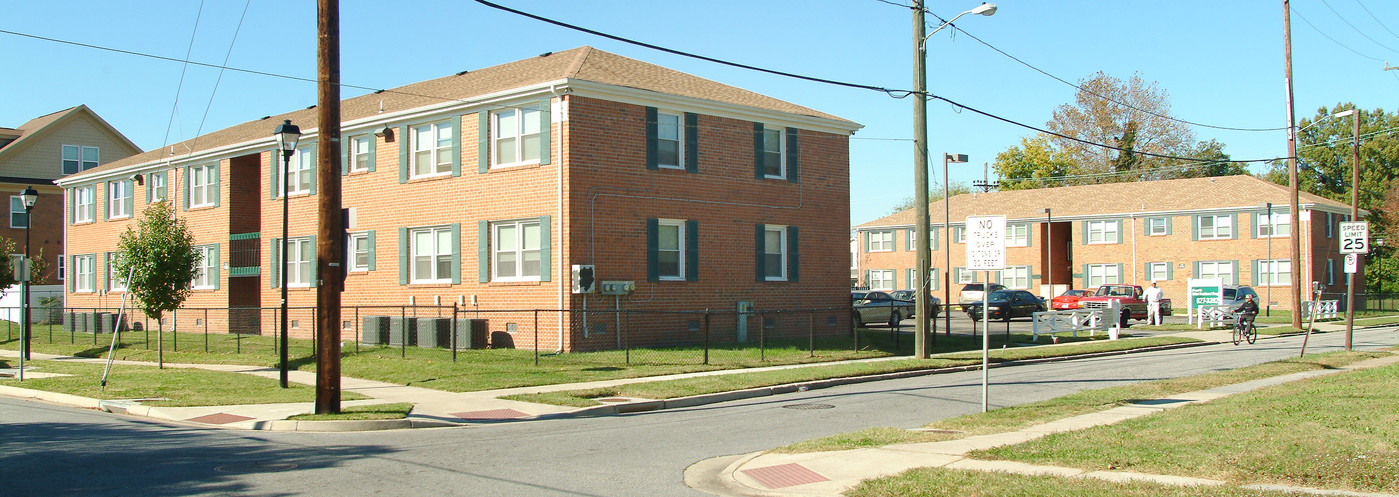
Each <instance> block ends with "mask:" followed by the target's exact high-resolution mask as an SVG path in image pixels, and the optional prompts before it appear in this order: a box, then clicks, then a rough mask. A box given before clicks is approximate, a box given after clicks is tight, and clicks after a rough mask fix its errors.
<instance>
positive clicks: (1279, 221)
mask: <svg viewBox="0 0 1399 497" xmlns="http://www.w3.org/2000/svg"><path fill="white" fill-rule="evenodd" d="M1269 218H1271V219H1269ZM1291 233H1292V216H1291V215H1289V214H1287V213H1286V212H1274V213H1272V214H1271V215H1269V214H1267V213H1264V214H1260V215H1259V216H1258V228H1257V232H1256V233H1255V235H1256V236H1257V237H1258V238H1272V237H1275V236H1289V235H1291Z"/></svg>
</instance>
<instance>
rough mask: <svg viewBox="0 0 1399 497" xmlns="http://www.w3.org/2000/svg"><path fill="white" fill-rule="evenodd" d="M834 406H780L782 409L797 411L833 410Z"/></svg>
mask: <svg viewBox="0 0 1399 497" xmlns="http://www.w3.org/2000/svg"><path fill="white" fill-rule="evenodd" d="M835 407H836V406H833V405H830V404H788V405H785V406H782V408H783V409H796V410H799V411H809V410H812V409H835Z"/></svg>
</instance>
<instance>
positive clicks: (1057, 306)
mask: <svg viewBox="0 0 1399 497" xmlns="http://www.w3.org/2000/svg"><path fill="white" fill-rule="evenodd" d="M1086 296H1088V290H1068V291H1066V292H1064V293H1061V294H1059V296H1058V297H1054V300H1051V301H1049V307H1050V308H1051V309H1054V310H1056V311H1071V310H1074V309H1078V299H1081V298H1083V297H1086Z"/></svg>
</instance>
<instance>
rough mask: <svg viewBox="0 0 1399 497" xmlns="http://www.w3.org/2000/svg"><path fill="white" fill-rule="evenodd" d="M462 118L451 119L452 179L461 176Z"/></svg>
mask: <svg viewBox="0 0 1399 497" xmlns="http://www.w3.org/2000/svg"><path fill="white" fill-rule="evenodd" d="M462 117H463V116H461V115H458V116H456V117H453V118H452V177H453V178H456V177H458V176H461V122H462V120H461V118H462ZM545 136H548V135H547V134H545ZM457 276H458V279H460V277H461V275H460V271H458V275H457Z"/></svg>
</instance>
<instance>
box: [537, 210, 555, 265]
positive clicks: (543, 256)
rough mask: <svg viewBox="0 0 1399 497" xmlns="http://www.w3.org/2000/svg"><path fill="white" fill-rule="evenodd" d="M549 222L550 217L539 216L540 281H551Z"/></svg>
mask: <svg viewBox="0 0 1399 497" xmlns="http://www.w3.org/2000/svg"><path fill="white" fill-rule="evenodd" d="M549 220H550V217H549V216H539V281H550V274H549V270H550V269H551V268H552V267H553V262H552V261H553V259H551V258H550V257H549V252H550V247H549V245H550V243H549V242H550V240H549V238H550V236H549V224H550V222H549Z"/></svg>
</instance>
